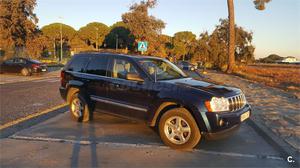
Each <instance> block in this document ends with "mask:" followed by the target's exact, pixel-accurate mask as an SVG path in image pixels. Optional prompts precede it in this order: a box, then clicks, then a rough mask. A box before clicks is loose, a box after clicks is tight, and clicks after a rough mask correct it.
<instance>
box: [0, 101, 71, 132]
mask: <svg viewBox="0 0 300 168" xmlns="http://www.w3.org/2000/svg"><path fill="white" fill-rule="evenodd" d="M65 106H67V104H66V103H64V104H60V105H57V106H55V107H51V108H49V109H46V110H44V111H41V112H37V113H33V114H30V115H27V116H26V117H23V118H19V119H16V120H13V121H10V122H8V123H6V124H4V125H0V131H1V130H3V129H5V128H8V127H11V126H14V125H16V124H19V123H21V122H24V121H27V120H29V119H32V118H35V117H38V116H41V115H44V114H47V113H50V112H52V111H54V110H57V109H59V108H62V107H65Z"/></svg>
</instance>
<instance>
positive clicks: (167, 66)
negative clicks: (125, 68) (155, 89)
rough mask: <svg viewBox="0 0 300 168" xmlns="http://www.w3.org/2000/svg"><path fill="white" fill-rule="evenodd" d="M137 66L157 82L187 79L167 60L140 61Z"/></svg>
mask: <svg viewBox="0 0 300 168" xmlns="http://www.w3.org/2000/svg"><path fill="white" fill-rule="evenodd" d="M139 64H140V65H141V66H142V68H143V69H144V70H145V71H146V72H147V73H148V74H149V75H151V76H152V77H153V79H154V78H155V76H156V79H157V80H170V79H178V78H185V77H187V76H186V75H185V74H184V73H183V72H182V71H181V70H180V69H179V68H178V67H177V66H175V65H174V64H172V63H171V62H170V61H167V60H160V59H141V60H140V61H139Z"/></svg>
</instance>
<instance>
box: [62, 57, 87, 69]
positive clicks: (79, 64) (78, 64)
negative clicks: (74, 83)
mask: <svg viewBox="0 0 300 168" xmlns="http://www.w3.org/2000/svg"><path fill="white" fill-rule="evenodd" d="M88 62H89V57H88V56H80V57H79V56H78V57H76V58H74V60H72V62H71V63H70V65H69V66H68V68H67V70H68V71H74V72H84V68H85V66H86V64H87V63H88Z"/></svg>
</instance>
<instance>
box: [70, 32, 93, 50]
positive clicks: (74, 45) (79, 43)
mask: <svg viewBox="0 0 300 168" xmlns="http://www.w3.org/2000/svg"><path fill="white" fill-rule="evenodd" d="M70 47H71V50H72V51H73V52H75V53H78V52H80V51H85V50H92V48H91V47H89V46H88V45H87V44H86V43H85V42H84V41H83V40H82V39H81V38H79V36H78V35H75V36H74V38H72V40H71V41H70Z"/></svg>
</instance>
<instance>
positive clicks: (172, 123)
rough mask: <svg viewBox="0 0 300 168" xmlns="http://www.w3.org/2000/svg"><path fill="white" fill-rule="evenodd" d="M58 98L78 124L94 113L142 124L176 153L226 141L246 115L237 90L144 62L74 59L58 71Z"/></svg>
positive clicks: (97, 56) (157, 61)
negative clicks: (207, 142) (204, 143)
mask: <svg viewBox="0 0 300 168" xmlns="http://www.w3.org/2000/svg"><path fill="white" fill-rule="evenodd" d="M60 93H61V96H62V97H63V98H64V99H65V100H66V101H67V102H68V103H69V106H70V114H71V117H72V118H73V119H74V120H76V121H78V122H87V121H89V120H91V119H92V116H93V111H99V112H104V113H111V114H114V115H120V116H125V117H127V118H128V117H129V118H132V119H138V120H143V121H146V122H147V123H148V124H149V126H150V127H156V128H157V130H158V132H159V135H160V137H161V139H162V141H163V142H164V143H165V144H166V145H168V146H170V147H172V148H175V149H191V148H193V147H195V146H196V145H197V144H198V142H199V141H200V139H201V138H202V137H203V138H208V139H217V138H220V137H226V136H228V135H231V134H232V133H233V132H235V131H236V130H237V129H238V128H239V125H240V124H241V123H242V122H243V121H245V120H246V119H247V118H249V116H250V113H251V109H250V105H249V104H248V103H247V101H246V99H245V96H244V94H243V92H242V91H241V90H240V89H237V88H233V87H228V86H220V85H215V84H212V83H207V82H203V81H199V80H195V79H192V78H190V77H188V76H187V75H186V74H185V73H184V72H182V71H181V70H180V69H179V68H178V67H176V66H175V65H174V64H172V63H171V62H169V61H167V60H165V59H162V58H157V57H148V56H129V55H121V54H110V53H86V54H78V55H75V56H74V57H73V58H72V59H71V60H70V61H69V62H68V63H67V64H66V66H65V67H64V68H63V70H62V71H61V87H60Z"/></svg>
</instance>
